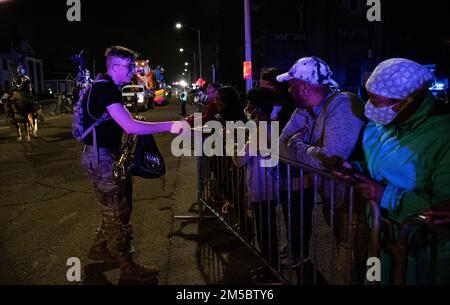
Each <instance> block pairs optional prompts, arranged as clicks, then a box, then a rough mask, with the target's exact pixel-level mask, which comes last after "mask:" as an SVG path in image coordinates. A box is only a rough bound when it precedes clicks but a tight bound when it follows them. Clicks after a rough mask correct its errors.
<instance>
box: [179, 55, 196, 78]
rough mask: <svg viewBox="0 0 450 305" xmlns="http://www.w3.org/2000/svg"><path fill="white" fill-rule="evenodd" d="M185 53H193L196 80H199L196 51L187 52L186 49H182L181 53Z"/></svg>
mask: <svg viewBox="0 0 450 305" xmlns="http://www.w3.org/2000/svg"><path fill="white" fill-rule="evenodd" d="M183 52H188V53H191V54H192V56H193V57H194V78H195V80H197V61H196V58H195V57H196V56H195V52H194V51H189V50H185V49H184V48H180V53H183Z"/></svg>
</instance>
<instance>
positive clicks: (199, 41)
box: [175, 22, 203, 78]
mask: <svg viewBox="0 0 450 305" xmlns="http://www.w3.org/2000/svg"><path fill="white" fill-rule="evenodd" d="M175 27H176V28H177V29H181V28H182V27H186V28H188V29H190V30H193V31H196V32H197V36H198V61H199V65H200V78H203V74H202V44H201V36H200V30H199V29H196V28H193V27H191V26H188V25H186V24H181V23H179V22H178V23H177V24H176V25H175Z"/></svg>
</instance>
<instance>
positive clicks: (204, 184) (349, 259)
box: [197, 156, 369, 285]
mask: <svg viewBox="0 0 450 305" xmlns="http://www.w3.org/2000/svg"><path fill="white" fill-rule="evenodd" d="M197 162H198V164H197V167H198V175H199V177H198V186H199V190H198V196H199V198H198V199H199V202H200V205H201V206H204V207H205V208H206V209H207V210H209V212H210V213H212V214H213V215H215V216H216V217H217V218H218V219H219V220H220V221H221V222H223V224H224V225H225V226H226V227H227V228H228V229H229V230H230V231H231V232H232V233H233V234H234V235H236V237H237V238H238V239H240V240H241V241H242V242H243V243H244V244H245V245H246V246H247V247H248V248H249V249H250V250H251V251H252V252H253V253H254V254H255V255H256V256H257V257H258V258H260V259H261V261H262V263H263V264H264V265H265V266H266V267H267V268H268V269H269V270H271V271H272V272H273V274H275V275H276V276H277V277H278V278H279V279H280V280H281V282H282V283H284V284H300V285H302V284H327V283H328V284H363V283H364V278H365V277H363V276H361V274H364V276H365V262H366V257H367V247H368V245H367V244H361V241H363V242H364V241H368V240H369V236H368V234H367V236H361V235H360V233H361V231H364V230H365V228H366V227H365V226H366V224H364V223H363V224H361V223H360V222H361V219H363V218H365V217H362V216H361V213H360V211H361V209H359V207H360V206H362V204H358V202H357V198H356V197H355V196H354V190H353V187H352V186H350V185H344V184H341V183H340V182H338V181H337V180H335V178H334V177H333V176H332V175H331V174H330V173H328V172H324V171H320V170H317V169H314V168H311V167H309V166H306V165H303V164H299V163H297V162H293V161H291V160H287V159H283V158H279V162H278V165H277V166H276V167H273V168H260V171H261V172H262V174H263V175H264V176H265V177H266V179H264V182H265V186H263V189H264V190H265V192H266V193H267V194H266V196H267V197H266V198H267V200H260V202H259V207H258V203H254V202H253V203H252V202H249V196H248V192H251V191H252V190H250V189H249V188H248V187H247V185H246V184H245V181H246V179H247V178H248V177H246V176H245V175H246V171H245V170H244V169H239V168H237V167H236V166H235V165H234V164H233V162H232V158H231V157H226V156H224V157H221V156H213V157H206V156H201V157H197ZM261 172H260V173H261ZM256 178H257V177H252V179H256ZM260 184H261V183H260ZM260 186H261V185H260ZM274 186H275V187H274ZM260 190H261V188H260ZM271 190H275V191H276V194H272V195H273V196H272V197H275V198H276V199H275V200H270V192H271ZM311 194H312V195H311ZM256 211H257V213H259V215H256ZM274 211H275V212H274ZM320 211H322V213H320ZM358 215H359V216H358ZM356 216H357V217H356ZM257 219H259V223H258V224H257V223H256V220H257ZM274 219H275V228H274V225H273V223H274V222H273V221H274ZM308 226H310V232H311V233H310V236H311V241H310V243H309V245H308V243H306V241H307V240H308V236H307V235H308V233H307V232H306V233H305V229H306V230H308ZM274 229H275V230H276V232H273V230H274ZM295 232H298V233H299V234H295ZM367 232H368V230H367ZM274 238H276V239H277V241H274V240H273V239H274ZM355 239H356V242H355ZM273 247H275V249H274V248H273ZM306 248H308V249H309V250H310V251H309V255H308V251H307V250H306ZM274 255H276V258H274V257H273V256H274Z"/></svg>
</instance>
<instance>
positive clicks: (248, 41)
mask: <svg viewBox="0 0 450 305" xmlns="http://www.w3.org/2000/svg"><path fill="white" fill-rule="evenodd" d="M244 15H245V22H244V23H245V61H247V62H252V35H251V22H250V21H251V20H250V0H244ZM245 88H246V90H247V92H248V91H249V90H251V89H252V88H253V76H250V78H248V79H246V80H245Z"/></svg>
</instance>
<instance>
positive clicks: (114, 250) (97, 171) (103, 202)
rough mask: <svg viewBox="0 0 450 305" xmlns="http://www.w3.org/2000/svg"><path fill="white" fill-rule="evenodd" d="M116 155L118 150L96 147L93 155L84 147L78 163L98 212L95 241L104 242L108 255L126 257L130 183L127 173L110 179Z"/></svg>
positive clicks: (129, 230)
mask: <svg viewBox="0 0 450 305" xmlns="http://www.w3.org/2000/svg"><path fill="white" fill-rule="evenodd" d="M87 148H90V147H89V146H87ZM117 159H118V153H115V152H112V151H105V150H102V151H100V153H99V155H98V159H97V155H96V154H95V153H94V152H92V151H91V150H88V149H85V151H84V152H83V156H82V159H81V166H82V167H83V169H84V171H85V173H86V174H87V176H88V177H89V178H90V180H91V181H92V184H93V187H94V193H95V196H96V201H97V206H98V209H99V211H100V213H101V216H102V221H101V224H100V227H99V228H98V229H97V234H96V241H95V242H96V243H105V244H106V246H107V248H108V250H109V251H110V252H111V254H112V255H114V256H116V257H118V258H127V257H128V256H130V253H131V239H132V227H131V224H130V216H131V210H132V192H133V189H132V187H133V184H132V180H131V177H130V178H129V179H127V181H126V182H125V183H117V182H116V181H115V180H114V178H113V175H112V167H113V164H114V162H115V161H116V160H117Z"/></svg>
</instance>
